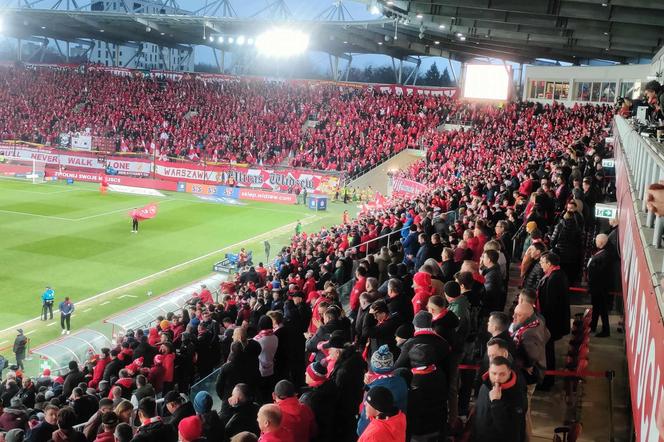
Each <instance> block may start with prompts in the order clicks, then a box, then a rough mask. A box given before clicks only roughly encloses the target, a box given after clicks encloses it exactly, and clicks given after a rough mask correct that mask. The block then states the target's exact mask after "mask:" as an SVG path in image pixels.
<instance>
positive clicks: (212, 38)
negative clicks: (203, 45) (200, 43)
mask: <svg viewBox="0 0 664 442" xmlns="http://www.w3.org/2000/svg"><path fill="white" fill-rule="evenodd" d="M213 41H214V37H213V36H211V35H210V43H212V42H213Z"/></svg>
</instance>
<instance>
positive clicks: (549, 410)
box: [506, 263, 631, 442]
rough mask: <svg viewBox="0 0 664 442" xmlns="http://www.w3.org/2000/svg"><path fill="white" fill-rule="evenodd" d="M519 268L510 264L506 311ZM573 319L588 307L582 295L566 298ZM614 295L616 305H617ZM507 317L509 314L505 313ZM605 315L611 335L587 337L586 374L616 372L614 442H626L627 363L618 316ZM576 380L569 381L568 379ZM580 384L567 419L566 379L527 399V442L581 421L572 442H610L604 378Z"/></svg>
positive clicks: (563, 349)
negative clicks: (529, 418)
mask: <svg viewBox="0 0 664 442" xmlns="http://www.w3.org/2000/svg"><path fill="white" fill-rule="evenodd" d="M518 265H519V264H518V263H511V265H510V284H509V291H508V297H507V303H506V305H507V306H512V305H513V303H514V302H515V301H516V297H517V296H518V293H519V290H518V288H517V285H518V282H517V281H518ZM570 302H571V303H572V306H571V313H572V318H574V317H575V316H576V315H583V313H584V312H585V310H586V309H588V308H590V307H591V306H590V297H589V296H588V295H587V294H584V295H579V293H578V292H577V293H574V292H571V293H570ZM622 302H623V301H622V299H621V298H619V297H617V296H616V299H615V304H614V305H617V304H618V303H622ZM507 313H509V314H511V311H509V310H508V312H507ZM612 313H614V314H611V315H610V316H609V320H610V322H611V336H610V337H608V338H596V337H595V336H594V333H591V334H590V339H589V357H588V366H587V367H586V370H587V371H588V372H606V371H607V370H612V371H614V372H615V378H614V379H613V435H614V438H613V441H615V442H627V441H629V440H631V439H630V431H631V430H630V416H629V415H630V406H629V385H628V382H629V381H628V377H627V376H628V374H627V361H626V356H625V335H624V334H623V333H619V332H618V328H619V327H620V319H621V317H620V316H619V315H618V314H617V311H616V310H615V309H614V310H613V312H612ZM569 340H570V337H565V338H563V339H561V340H560V341H558V342H557V343H556V357H557V359H558V362H557V364H556V367H557V368H558V369H561V368H562V367H564V366H565V357H566V355H567V353H568V346H569ZM573 379H575V378H572V380H573ZM581 382H582V383H583V388H582V394H581V395H580V396H579V398H578V401H579V403H578V406H579V407H578V410H576V416H571V414H574V413H571V411H572V410H570V409H569V408H568V407H566V406H561V404H565V403H566V399H567V397H566V393H565V380H564V379H561V378H558V379H556V383H555V385H554V387H553V388H552V389H551V391H546V392H543V391H538V390H536V391H535V394H534V395H533V399H532V403H531V406H532V412H531V414H532V420H533V438H532V439H531V441H530V442H545V441H546V442H549V441H551V440H552V437H553V434H554V430H555V429H556V428H559V427H561V426H566V425H569V424H571V423H572V420H578V422H580V424H581V427H582V431H581V435H580V437H579V438H578V439H577V442H609V441H611V438H610V425H609V409H608V407H609V381H608V380H607V378H604V377H588V378H585V379H584V380H582V381H581Z"/></svg>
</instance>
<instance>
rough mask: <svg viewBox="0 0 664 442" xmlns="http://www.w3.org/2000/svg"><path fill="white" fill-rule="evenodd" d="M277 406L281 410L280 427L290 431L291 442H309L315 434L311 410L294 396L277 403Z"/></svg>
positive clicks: (314, 423)
mask: <svg viewBox="0 0 664 442" xmlns="http://www.w3.org/2000/svg"><path fill="white" fill-rule="evenodd" d="M277 406H278V407H279V410H281V427H282V428H285V429H287V430H289V431H290V433H291V434H292V435H293V441H294V442H309V441H310V440H311V438H312V437H313V436H314V435H315V434H316V419H315V418H314V413H313V412H312V411H311V408H309V407H308V406H307V405H304V404H301V403H300V402H299V401H298V400H297V398H296V397H294V396H293V397H289V398H286V399H284V400H281V401H279V402H277Z"/></svg>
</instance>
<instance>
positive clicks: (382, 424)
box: [357, 411, 406, 442]
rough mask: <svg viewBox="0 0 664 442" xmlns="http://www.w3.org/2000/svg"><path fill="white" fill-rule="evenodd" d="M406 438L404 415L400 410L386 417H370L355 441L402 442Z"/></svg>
mask: <svg viewBox="0 0 664 442" xmlns="http://www.w3.org/2000/svg"><path fill="white" fill-rule="evenodd" d="M405 440H406V415H405V414H403V413H402V412H401V411H400V412H399V413H398V414H396V415H394V416H391V417H388V418H387V419H376V418H372V419H371V420H370V421H369V425H368V426H367V428H366V429H365V430H364V432H363V433H362V435H361V436H360V438H359V439H358V440H357V442H403V441H405Z"/></svg>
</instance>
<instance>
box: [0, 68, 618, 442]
mask: <svg viewBox="0 0 664 442" xmlns="http://www.w3.org/2000/svg"><path fill="white" fill-rule="evenodd" d="M1 75H2V76H4V77H6V82H5V83H4V84H2V85H0V99H2V100H7V101H8V102H9V103H11V104H12V106H7V107H5V108H4V109H2V110H0V124H2V127H1V131H2V134H3V137H5V138H18V139H25V140H29V141H36V142H51V143H54V142H55V141H56V140H55V138H54V137H55V136H56V134H58V133H60V132H61V131H63V130H72V131H73V130H80V129H81V128H85V127H93V128H94V131H95V135H102V136H109V137H117V139H118V141H119V148H120V150H133V149H140V150H146V151H147V152H149V151H150V149H151V147H150V145H151V144H152V143H154V147H153V148H154V149H158V150H159V155H173V156H182V157H187V158H189V159H190V160H197V159H199V158H200V157H201V156H202V155H203V153H204V152H205V155H210V157H211V158H213V159H217V160H220V159H224V160H238V161H239V160H242V161H249V162H253V161H255V160H256V159H257V158H261V159H262V160H263V161H265V162H271V163H277V162H280V161H283V160H284V159H286V158H289V162H290V163H291V165H295V166H297V165H301V164H305V163H306V164H315V165H317V167H319V168H321V169H346V170H347V171H348V172H359V171H360V170H364V169H366V168H369V167H371V165H372V164H375V163H376V162H378V161H380V160H381V158H383V157H385V156H389V155H390V154H391V153H393V152H396V151H399V150H400V149H404V148H406V147H408V146H417V145H418V143H419V138H420V135H421V134H422V133H425V132H426V133H429V135H431V134H433V133H434V132H430V130H431V129H434V128H436V127H437V126H439V125H440V124H441V123H442V122H445V121H452V120H462V121H464V122H467V123H470V126H471V128H470V129H467V130H465V129H464V130H458V131H441V132H439V133H437V134H435V135H433V136H429V137H427V142H426V145H425V146H424V147H425V148H426V149H427V158H426V161H422V162H419V163H417V164H415V165H414V166H413V167H412V168H410V169H409V170H407V171H404V172H403V173H402V175H403V176H404V177H407V178H410V179H413V180H416V181H419V182H422V183H425V184H427V186H428V190H427V191H426V192H423V193H421V194H419V195H418V196H417V197H415V198H393V199H390V200H388V201H386V202H385V203H384V204H383V206H382V207H380V208H378V207H373V208H368V209H367V210H366V211H365V212H363V213H362V214H360V216H358V217H357V218H356V219H353V220H348V223H346V224H343V225H337V226H333V227H330V228H326V229H322V230H320V231H317V232H302V233H300V234H299V235H296V236H294V237H293V238H292V242H291V244H289V245H287V246H285V247H283V248H282V249H281V250H280V251H279V253H278V254H277V256H276V258H275V259H274V261H272V262H269V263H266V265H263V264H262V263H260V264H258V265H257V266H255V267H253V266H252V267H250V268H245V269H243V270H242V271H241V272H238V273H237V274H236V276H235V277H234V279H233V280H232V281H229V282H226V283H223V284H221V285H220V286H215V287H209V288H210V290H217V289H219V291H220V295H219V299H218V300H215V299H213V298H212V296H207V295H208V294H209V292H208V293H205V294H204V293H202V292H201V293H200V294H199V296H197V297H195V298H192V299H191V301H190V303H189V304H188V305H187V306H186V307H185V308H182V309H177V310H174V311H170V312H166V313H165V314H160V315H158V316H155V317H153V318H146V323H145V324H143V325H138V327H134V324H132V327H134V329H132V330H131V331H129V330H127V333H126V334H124V335H119V336H117V337H114V340H113V343H112V345H111V346H110V347H108V348H104V349H102V350H101V351H100V352H99V354H95V355H92V356H91V357H90V358H89V360H88V361H86V362H85V364H82V365H79V364H78V363H77V362H76V361H73V362H72V363H71V364H70V365H69V372H68V373H67V374H65V375H63V376H58V377H53V378H51V377H50V373H47V372H44V373H43V375H42V376H40V377H35V378H30V377H28V376H27V375H26V374H23V373H21V371H20V370H11V371H10V373H9V374H8V377H7V379H6V380H5V381H4V382H3V383H2V386H1V387H0V399H1V400H2V402H3V406H4V409H1V408H0V412H2V414H0V428H2V429H3V430H13V429H15V428H18V429H21V430H23V431H25V432H26V435H27V437H26V440H27V441H29V442H41V441H42V440H43V441H48V440H50V439H51V437H52V439H53V440H54V441H56V442H60V441H64V440H76V441H79V440H81V441H82V440H84V439H86V440H88V441H90V442H92V441H104V440H107V439H108V440H110V439H111V438H113V434H115V435H116V436H115V437H116V438H117V439H118V440H124V439H120V438H119V437H118V436H117V434H118V431H121V430H120V429H121V428H122V427H121V426H120V425H122V424H126V425H128V426H129V427H130V430H129V431H132V430H131V429H133V431H134V434H133V440H135V441H142V440H156V439H157V438H159V439H160V440H161V442H175V441H176V440H177V439H178V432H179V434H180V440H186V441H194V440H198V439H199V438H201V437H205V438H207V439H210V440H215V441H227V440H240V439H237V438H236V437H237V435H238V434H240V433H242V432H244V431H248V432H252V433H254V434H256V436H258V434H259V433H262V434H263V435H262V438H261V440H278V441H284V442H285V441H291V440H296V441H309V440H316V441H332V440H334V441H353V440H358V437H359V440H360V441H368V440H406V429H408V430H407V431H408V435H409V437H410V438H411V439H410V440H413V441H433V440H447V439H446V438H447V437H448V436H449V437H450V438H453V439H454V440H468V438H472V440H478V441H479V440H482V441H497V442H498V441H500V442H504V441H523V440H527V438H529V437H530V436H531V431H532V429H531V428H529V427H528V426H527V420H528V419H527V415H528V414H527V411H528V404H529V403H530V398H531V397H532V395H533V394H534V391H535V388H538V389H541V390H543V391H545V390H547V389H550V388H551V386H552V385H553V384H554V382H555V380H554V377H552V376H550V375H552V374H553V375H555V374H556V372H555V370H556V369H559V370H567V374H569V379H573V380H574V379H578V378H580V377H582V376H583V375H584V373H585V369H586V368H587V358H588V355H589V350H588V341H589V339H591V338H590V336H591V335H590V333H591V331H590V329H591V323H590V319H589V318H590V316H589V314H585V315H583V316H582V317H580V318H578V319H577V321H575V322H574V327H573V328H572V329H570V316H571V313H570V303H569V296H568V294H569V290H568V288H569V287H570V286H571V285H574V284H576V283H578V282H580V281H581V279H582V277H581V275H582V273H583V271H582V269H583V268H584V266H585V264H586V263H585V262H583V261H582V260H579V259H576V258H578V256H586V255H588V254H587V253H586V250H585V249H586V248H588V247H589V246H592V244H593V242H592V241H589V240H588V237H593V236H594V234H595V232H596V229H595V221H594V211H593V210H592V207H593V205H594V204H595V203H597V202H601V201H603V200H604V199H605V198H607V194H608V190H609V187H608V186H607V185H606V184H605V180H604V172H603V169H602V162H601V160H602V159H603V158H604V157H608V156H610V155H611V148H610V146H607V145H605V138H606V137H607V136H608V135H609V133H608V130H607V129H606V128H607V127H608V126H609V123H610V120H611V118H612V116H613V110H612V109H611V108H609V107H608V106H590V105H587V106H575V107H573V108H565V107H564V106H560V105H551V106H541V105H535V104H532V103H520V104H508V105H506V106H505V107H503V108H497V107H491V106H487V105H475V104H460V103H458V102H453V101H451V100H449V99H447V98H433V97H419V96H396V95H387V94H380V93H376V92H371V91H366V90H362V91H352V90H344V89H340V88H339V87H337V86H317V87H308V86H306V85H299V86H298V85H295V86H294V85H285V84H280V83H270V82H252V81H246V82H245V81H239V82H225V83H223V84H205V83H201V82H198V81H188V80H185V81H180V82H177V83H176V82H171V81H169V80H159V81H156V80H152V79H141V78H127V77H115V76H111V75H108V74H100V73H95V72H88V73H85V74H83V73H79V72H78V71H74V70H69V69H63V70H49V69H36V70H17V69H8V68H2V72H1ZM102 84H103V86H102ZM93 91H94V92H95V93H92V92H93ZM97 92H99V93H97ZM54 103H55V104H54ZM47 104H48V105H47ZM12 107H13V109H14V110H13V111H8V110H7V109H9V108H12ZM15 109H21V110H22V111H21V112H16V111H15ZM54 109H59V110H61V111H62V112H57V113H56V112H55V110H54ZM192 111H193V112H196V113H197V114H198V115H197V116H193V117H192V116H191V114H190V113H191V112H192ZM187 114H189V115H190V116H189V117H187V116H186V115H187ZM256 115H258V116H259V118H255V116H256ZM310 116H314V119H315V120H316V121H318V123H317V125H316V128H315V129H314V130H313V131H311V132H309V133H308V135H307V136H304V137H303V136H302V125H303V124H304V123H305V121H306V120H307V119H308V118H310ZM27 122H34V124H32V125H29V124H27ZM267 128H269V129H267ZM160 133H161V134H166V135H165V136H162V135H160ZM204 134H209V135H207V136H204ZM229 134H230V135H229ZM356 149H359V150H360V151H362V152H363V154H362V158H363V160H362V161H361V162H359V164H358V162H353V161H351V159H353V158H356V157H357V152H358V150H356ZM571 203H573V204H571ZM450 213H452V214H453V216H452V217H450ZM528 226H529V227H528ZM526 227H528V229H526ZM535 230H537V232H538V233H534V232H535ZM526 232H527V234H526ZM537 244H539V245H537ZM574 247H576V248H575V249H573V248H574ZM593 251H594V250H592V251H590V252H591V253H590V255H589V256H591V255H592V252H593ZM542 252H545V253H542ZM579 252H583V253H581V255H579ZM524 257H525V258H526V259H525V270H526V272H525V273H526V274H527V275H534V276H532V277H531V278H528V277H524V278H523V280H521V279H519V278H517V281H516V282H515V281H514V280H513V278H512V276H513V275H515V274H516V273H517V272H518V271H517V266H518V264H517V263H519V262H521V261H522V259H523V258H524ZM572 258H575V259H572ZM610 259H611V260H616V259H617V253H615V251H612V252H611V254H610ZM536 266H539V270H538V271H533V267H536ZM535 270H537V269H535ZM526 283H528V284H531V285H532V287H533V289H534V290H533V296H534V302H531V303H528V302H527V301H524V300H523V299H521V298H519V299H517V300H516V302H515V303H514V304H513V303H512V297H513V296H514V295H515V293H514V292H515V290H516V289H517V288H518V287H520V286H525V285H526ZM524 303H525V305H524ZM511 305H514V316H513V320H512V318H510V316H508V315H507V314H506V313H504V312H506V311H509V306H511ZM148 322H150V323H148ZM565 324H566V325H565ZM570 335H571V341H570V348H569V353H568V359H567V361H566V364H565V365H564V366H563V365H561V364H560V362H559V361H560V358H556V356H555V351H554V348H555V347H554V343H555V341H558V340H561V339H563V338H567V337H569V336H570ZM478 368H481V371H477V373H475V370H477V369H478ZM547 370H549V371H548V372H547ZM484 372H486V375H484ZM547 374H548V375H549V376H545V375H547ZM483 375H484V376H483ZM211 379H213V380H214V381H213V382H211ZM201 382H204V383H206V385H211V384H213V385H214V388H213V391H212V394H213V395H216V396H217V397H216V398H214V399H213V397H212V396H211V394H210V393H209V392H208V391H207V389H202V388H201V387H200V385H201V384H200V383H201ZM558 383H559V384H560V383H562V381H558ZM568 383H569V388H568V389H567V391H568V393H569V395H568V397H569V398H570V400H569V403H570V406H576V405H577V404H578V402H579V401H577V400H575V399H574V398H573V394H572V393H573V392H574V391H575V388H572V387H573V384H574V382H573V381H572V382H569V381H568ZM498 384H500V385H501V387H498V386H496V385H498ZM300 390H302V392H303V394H302V395H301V396H300V399H299V401H298V400H297V399H296V397H295V396H296V392H299V391H300ZM579 394H580V393H579ZM157 398H160V399H162V402H163V404H164V406H163V409H162V407H159V409H157V407H156V399H157ZM273 402H274V404H272V403H273ZM215 403H217V404H220V406H219V407H220V408H219V407H217V406H214V408H213V404H215ZM259 406H260V408H259ZM497 408H500V409H501V410H502V411H503V412H504V413H502V414H500V415H498V414H496V412H495V410H496V409H497ZM111 410H114V412H112V411H111ZM358 410H359V412H358ZM54 411H55V412H57V413H58V417H57V420H53V419H52V414H53V412H54ZM217 411H219V412H218V413H217ZM40 413H43V415H44V416H40ZM16 416H20V419H19V418H16ZM562 423H563V422H561V424H562ZM75 424H79V425H80V424H84V425H83V427H84V428H83V429H82V431H79V430H78V429H77V428H79V429H80V427H76V428H75V427H74V425H75ZM578 432H580V425H579V424H577V423H572V424H571V425H570V426H569V428H565V429H560V431H559V433H561V434H567V435H573V436H574V437H576V436H577V435H578V434H577V433H578ZM288 433H290V435H289V434H288ZM386 434H390V435H391V436H392V437H393V439H387V436H385V435H386ZM266 435H269V436H266ZM131 438H132V436H131V435H130V436H129V437H128V440H131ZM464 438H465V439H464ZM242 440H249V439H242ZM254 440H255V439H254ZM568 440H572V439H571V436H570V438H569V439H568Z"/></svg>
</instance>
